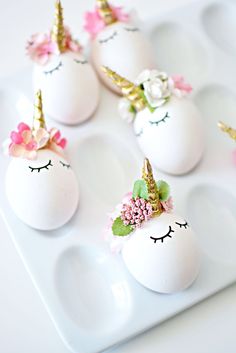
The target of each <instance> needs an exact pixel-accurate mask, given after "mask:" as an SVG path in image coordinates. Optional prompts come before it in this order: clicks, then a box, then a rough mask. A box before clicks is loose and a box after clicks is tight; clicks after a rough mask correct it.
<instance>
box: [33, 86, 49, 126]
mask: <svg viewBox="0 0 236 353" xmlns="http://www.w3.org/2000/svg"><path fill="white" fill-rule="evenodd" d="M39 128H44V129H46V124H45V120H44V115H43V103H42V93H41V90H39V91H37V93H36V96H35V101H34V118H33V128H32V130H33V132H35V131H37V130H38V129H39Z"/></svg>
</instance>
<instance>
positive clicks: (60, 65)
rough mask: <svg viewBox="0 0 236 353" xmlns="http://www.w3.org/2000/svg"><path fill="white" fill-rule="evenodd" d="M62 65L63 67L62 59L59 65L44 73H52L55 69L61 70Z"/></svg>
mask: <svg viewBox="0 0 236 353" xmlns="http://www.w3.org/2000/svg"><path fill="white" fill-rule="evenodd" d="M61 67H62V62H61V61H60V62H59V64H57V66H56V67H54V68H53V69H51V70H49V71H44V74H45V75H49V74H52V73H53V72H54V71H58V70H60V68H61Z"/></svg>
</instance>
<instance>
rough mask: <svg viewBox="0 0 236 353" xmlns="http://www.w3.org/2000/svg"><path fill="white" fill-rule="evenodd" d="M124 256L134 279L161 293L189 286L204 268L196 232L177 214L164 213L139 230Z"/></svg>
mask: <svg viewBox="0 0 236 353" xmlns="http://www.w3.org/2000/svg"><path fill="white" fill-rule="evenodd" d="M122 256H123V259H124V262H125V265H126V266H127V268H128V270H129V272H130V273H131V274H132V275H133V276H134V278H135V279H136V280H137V281H138V282H140V283H141V284H142V285H143V286H145V287H147V288H149V289H151V290H153V291H156V292H159V293H174V292H179V291H182V290H184V289H186V288H187V287H189V286H190V285H191V284H192V283H193V281H194V280H195V279H196V277H197V275H198V272H199V267H200V251H199V247H198V243H197V239H196V237H195V234H194V233H193V231H192V230H191V228H190V227H189V226H188V224H187V223H186V221H185V220H184V219H183V218H181V217H179V216H177V215H176V214H173V213H171V214H168V213H162V215H161V216H160V217H156V218H153V219H152V220H150V221H147V222H146V223H145V224H144V225H143V227H142V228H138V229H136V230H135V231H134V233H133V234H132V235H131V236H130V238H129V239H128V240H127V242H125V244H124V247H123V250H122Z"/></svg>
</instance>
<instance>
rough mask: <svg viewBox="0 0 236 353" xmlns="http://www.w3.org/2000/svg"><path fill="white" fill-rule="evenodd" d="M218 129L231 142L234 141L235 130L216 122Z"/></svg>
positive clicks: (235, 137)
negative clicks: (226, 135)
mask: <svg viewBox="0 0 236 353" xmlns="http://www.w3.org/2000/svg"><path fill="white" fill-rule="evenodd" d="M218 127H219V128H220V129H221V130H222V131H223V132H226V133H227V134H228V135H229V136H230V137H231V138H232V139H233V140H235V141H236V130H235V129H233V128H232V127H230V126H228V125H226V124H225V123H223V122H222V121H219V122H218Z"/></svg>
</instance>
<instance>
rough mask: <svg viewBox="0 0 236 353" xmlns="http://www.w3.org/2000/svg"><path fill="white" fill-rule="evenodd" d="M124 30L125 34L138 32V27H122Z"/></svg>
mask: <svg viewBox="0 0 236 353" xmlns="http://www.w3.org/2000/svg"><path fill="white" fill-rule="evenodd" d="M124 30H125V31H127V32H139V28H138V27H124Z"/></svg>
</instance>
